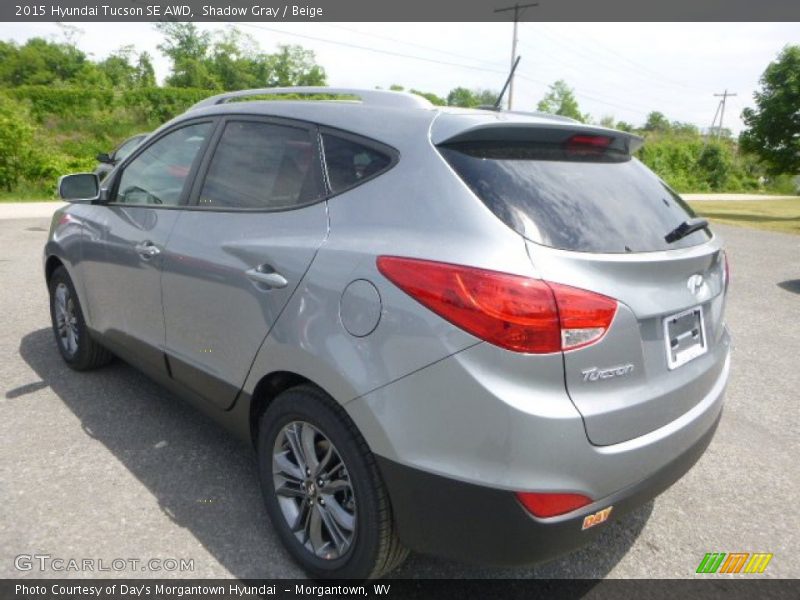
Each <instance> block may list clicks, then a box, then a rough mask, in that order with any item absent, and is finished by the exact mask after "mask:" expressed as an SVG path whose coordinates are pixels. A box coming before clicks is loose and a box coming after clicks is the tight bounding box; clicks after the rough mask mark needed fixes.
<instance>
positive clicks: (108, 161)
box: [95, 152, 114, 165]
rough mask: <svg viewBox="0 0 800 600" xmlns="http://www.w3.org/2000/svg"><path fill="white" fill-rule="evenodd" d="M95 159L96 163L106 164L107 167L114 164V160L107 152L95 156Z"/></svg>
mask: <svg viewBox="0 0 800 600" xmlns="http://www.w3.org/2000/svg"><path fill="white" fill-rule="evenodd" d="M95 158H96V159H97V162H101V163H106V164H109V165H113V164H114V159H113V158H111V155H110V154H109V153H108V152H101V153H100V154H98V155H97V156H95Z"/></svg>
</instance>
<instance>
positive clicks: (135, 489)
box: [0, 218, 800, 578]
mask: <svg viewBox="0 0 800 600" xmlns="http://www.w3.org/2000/svg"><path fill="white" fill-rule="evenodd" d="M48 224H49V222H48V220H46V219H42V218H36V219H15V220H0V247H2V248H3V250H4V251H3V254H2V257H0V281H1V282H2V285H1V286H0V314H2V315H3V318H2V319H0V327H2V335H0V356H2V358H3V360H2V361H0V440H2V442H1V443H0V577H19V576H29V577H41V576H52V577H55V576H63V575H65V574H62V573H60V572H55V571H46V572H44V573H41V572H39V571H38V570H33V571H29V572H24V573H21V572H19V571H17V570H16V569H15V567H14V557H15V556H17V555H19V554H34V553H39V554H49V555H51V556H52V557H60V558H100V559H103V560H104V561H106V564H109V563H110V561H111V560H112V559H114V558H137V559H142V560H143V559H150V558H160V559H163V558H187V559H193V560H194V566H195V570H194V572H192V573H184V574H181V573H165V572H157V573H147V572H140V571H135V570H125V571H122V572H121V573H119V574H118V575H121V576H128V577H136V576H159V577H164V576H181V575H184V576H196V577H231V576H236V577H248V578H249V577H295V576H301V572H300V571H299V570H298V569H297V567H296V566H295V565H294V564H293V563H292V561H291V560H290V559H289V557H288V555H287V554H286V552H284V550H283V549H282V548H281V546H280V544H279V542H278V540H277V538H276V536H275V534H274V532H273V530H272V528H271V525H270V524H269V522H268V520H267V518H266V516H265V513H264V510H262V506H261V499H260V497H259V490H258V484H257V481H256V470H255V466H254V460H253V456H252V453H251V451H250V450H249V448H247V447H245V446H244V445H242V444H240V443H239V442H237V441H235V440H233V439H232V438H230V437H228V436H227V434H226V433H225V432H224V431H223V430H221V429H220V428H218V427H217V426H216V425H215V424H214V423H212V422H211V421H209V420H207V419H206V418H205V417H202V416H200V415H199V414H197V413H196V412H194V411H193V410H192V409H191V408H189V407H188V406H187V405H184V404H183V403H182V402H181V401H180V400H178V399H177V398H175V397H173V396H172V395H170V394H169V393H167V392H165V391H164V390H162V389H160V388H159V387H158V386H156V385H155V384H153V383H151V382H150V381H149V380H148V379H146V378H145V377H144V376H142V375H140V374H139V373H138V372H136V371H135V370H133V369H132V368H130V367H128V366H127V365H125V364H123V363H121V362H116V363H114V364H113V365H111V366H110V367H108V368H105V369H103V370H100V371H97V372H93V373H86V374H78V373H74V372H72V371H70V370H69V369H68V368H66V367H65V366H64V364H63V363H62V362H61V359H60V358H59V355H58V352H57V351H56V348H55V346H54V342H53V339H52V334H51V332H50V329H49V318H48V309H47V296H46V292H45V287H44V282H43V277H42V273H41V260H40V259H41V249H42V245H43V243H44V241H45V238H46V235H47V234H46V228H47V227H48ZM716 229H717V230H718V231H719V232H721V233H722V234H723V235H724V236H725V238H726V239H727V241H728V245H729V249H730V257H731V270H732V281H733V283H732V289H731V296H730V303H729V307H728V320H729V324H730V328H731V330H732V332H733V335H734V341H735V352H734V367H733V374H732V379H731V382H730V387H729V393H728V400H727V407H726V410H725V414H724V416H723V420H722V423H721V425H720V428H719V430H718V433H717V436H716V438H715V439H714V441H713V442H712V445H711V447H710V448H709V450H708V451H707V453H706V454H705V455H704V456H703V458H702V459H701V460H700V462H699V463H698V464H697V465H696V467H695V468H694V469H693V470H692V471H691V472H690V473H689V474H687V475H686V477H684V478H683V479H682V480H681V481H679V482H678V483H677V484H676V485H675V486H673V487H672V488H671V489H670V490H668V491H667V492H666V493H664V494H663V495H662V496H660V497H659V498H658V499H656V501H655V502H653V503H650V504H649V505H647V506H645V507H643V508H642V509H640V510H639V511H638V512H636V513H635V514H633V515H631V516H629V517H628V518H625V519H624V520H623V521H622V522H617V523H614V524H613V525H611V526H609V527H608V529H607V531H606V532H605V533H604V535H603V536H602V537H601V538H600V539H599V540H598V541H597V542H596V543H595V544H593V545H591V546H589V547H587V548H585V549H583V550H581V551H579V552H576V553H574V554H572V555H570V556H567V557H565V558H562V559H559V560H556V561H553V562H550V563H548V564H544V565H539V566H536V567H531V568H523V569H488V568H475V567H471V566H466V565H462V564H457V563H452V562H447V561H442V560H438V559H432V558H428V557H424V556H416V555H415V556H412V557H411V558H410V559H409V560H408V562H407V563H406V564H405V565H404V566H403V567H402V569H401V570H400V571H399V572H398V575H399V576H403V577H451V578H467V577H677V578H683V577H692V576H694V571H695V569H696V567H697V565H698V563H699V561H700V559H701V558H702V557H703V555H704V554H705V553H706V552H712V551H718V552H735V551H741V552H755V551H762V552H773V553H774V554H775V557H774V558H773V560H772V563H771V564H770V565H769V567H768V569H767V571H766V573H765V574H764V575H765V576H773V577H778V576H782V577H798V576H800V563H798V561H797V556H798V555H800V543H799V542H798V536H797V523H798V521H797V516H796V515H797V509H796V506H797V500H798V497H800V469H798V460H799V459H800V453H798V436H797V432H798V429H799V428H798V404H797V403H798V388H800V375H798V373H799V372H800V360H798V357H799V356H800V323H799V320H800V310H798V309H799V308H800V237H792V236H789V235H783V234H777V233H767V232H760V231H755V230H749V229H739V228H730V227H721V226H717V227H716ZM66 575H69V576H93V574H92V573H91V572H89V573H66ZM95 575H97V574H95ZM101 575H103V576H111V575H113V573H104V574H101Z"/></svg>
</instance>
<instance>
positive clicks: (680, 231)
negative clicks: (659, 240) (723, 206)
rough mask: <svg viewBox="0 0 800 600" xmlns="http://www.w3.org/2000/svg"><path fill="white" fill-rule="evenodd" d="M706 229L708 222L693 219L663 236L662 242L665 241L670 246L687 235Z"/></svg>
mask: <svg viewBox="0 0 800 600" xmlns="http://www.w3.org/2000/svg"><path fill="white" fill-rule="evenodd" d="M707 228H708V221H706V220H705V219H701V218H699V217H698V218H695V219H688V220H686V221H684V222H683V223H681V224H680V225H678V226H677V227H676V228H675V229H673V230H672V231H670V232H669V233H668V234H667V235H665V236H664V241H666V242H667V243H668V244H671V243H672V242H677V241H678V240H680V239H683V238H685V237H686V236H687V235H690V234H692V233H694V232H695V231H700V230H701V229H707Z"/></svg>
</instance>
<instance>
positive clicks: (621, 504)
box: [378, 413, 721, 565]
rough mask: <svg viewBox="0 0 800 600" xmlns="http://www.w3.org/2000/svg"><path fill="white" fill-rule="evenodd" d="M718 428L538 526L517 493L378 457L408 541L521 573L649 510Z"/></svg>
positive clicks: (430, 550)
mask: <svg viewBox="0 0 800 600" xmlns="http://www.w3.org/2000/svg"><path fill="white" fill-rule="evenodd" d="M720 415H721V413H720V414H719V415H718V416H717V418H716V419H715V420H714V422H713V424H712V425H711V427H710V428H709V429H708V430H707V431H706V432H705V433H704V434H703V435H702V436H701V437H700V438H699V439H698V440H697V441H696V442H694V444H693V445H692V446H690V447H689V448H688V449H687V450H685V451H684V452H683V453H682V454H681V455H680V456H678V457H677V458H675V459H674V460H672V461H671V462H669V463H667V464H666V465H664V466H663V467H661V468H660V469H659V470H658V471H656V472H655V473H653V474H651V475H650V476H648V477H647V478H645V479H643V480H641V481H639V482H637V483H635V484H633V485H629V486H627V487H625V488H624V489H621V490H619V491H617V492H615V493H612V494H610V495H608V496H606V497H604V498H602V499H600V500H597V501H596V502H594V503H592V504H591V505H589V506H586V507H584V508H582V509H580V510H577V511H574V512H572V513H569V514H566V515H562V516H558V517H552V518H549V519H537V518H535V517H533V516H531V515H530V514H529V513H528V512H527V511H526V510H525V509H524V508H523V507H522V505H521V504H520V503H519V502H518V501H517V499H516V497H515V495H514V493H513V492H511V491H508V490H500V489H494V488H489V487H484V486H480V485H475V484H472V483H465V482H462V481H457V480H455V479H450V478H447V477H443V476H439V475H433V474H431V473H428V472H425V471H422V470H419V469H414V468H411V467H406V466H403V465H400V464H398V463H396V462H394V461H391V460H388V459H385V458H381V457H378V464H379V466H380V469H381V473H382V475H383V478H384V481H385V483H386V485H387V488H388V490H389V495H390V498H391V502H392V509H393V511H394V516H395V520H396V523H397V527H398V533H399V536H400V539H401V540H402V541H403V542H404V543H405V544H406V545H407V546H408V547H409V548H411V549H413V550H415V551H417V552H422V553H425V554H434V555H436V556H441V557H447V558H452V559H456V560H461V561H465V562H473V563H481V564H493V565H521V564H530V563H535V562H541V561H544V560H549V559H552V558H555V557H556V556H558V555H561V554H565V553H567V552H570V551H572V550H575V549H577V548H579V547H581V546H584V545H585V544H587V543H589V542H591V541H592V540H593V539H595V538H596V537H597V536H598V535H599V534H600V533H601V532H602V531H603V530H604V529H605V528H606V527H607V526H608V523H610V522H611V521H613V520H615V519H616V518H619V517H621V516H623V515H625V514H626V513H628V512H630V511H631V510H633V509H635V508H637V507H639V506H641V505H643V504H645V503H646V502H648V501H649V500H650V499H652V498H654V497H655V496H657V495H658V494H660V493H661V492H663V491H664V490H665V489H667V488H668V487H669V486H671V485H672V484H673V483H674V482H676V481H677V480H678V479H680V478H681V477H682V476H683V475H684V474H685V473H686V472H687V471H688V470H689V469H690V468H691V467H692V465H694V463H695V462H696V461H697V460H698V459H699V458H700V456H701V455H702V454H703V452H704V451H705V449H706V448H707V447H708V445H709V443H710V442H711V439H712V438H713V436H714V432H715V431H716V428H717V425H718V424H719V418H720ZM609 506H613V509H612V511H611V515H610V518H609V520H608V521H606V522H605V523H602V524H600V525H597V526H595V527H592V528H590V529H587V530H582V525H583V520H584V517H586V516H587V515H591V514H594V513H596V512H597V511H599V510H602V509H605V508H608V507H609Z"/></svg>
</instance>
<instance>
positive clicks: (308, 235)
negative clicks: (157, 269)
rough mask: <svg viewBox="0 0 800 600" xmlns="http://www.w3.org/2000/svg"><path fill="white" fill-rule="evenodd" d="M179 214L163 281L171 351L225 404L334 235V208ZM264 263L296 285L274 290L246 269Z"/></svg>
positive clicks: (191, 381) (188, 380)
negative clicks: (330, 224) (326, 241)
mask: <svg viewBox="0 0 800 600" xmlns="http://www.w3.org/2000/svg"><path fill="white" fill-rule="evenodd" d="M178 214H180V217H179V219H178V222H177V224H176V226H175V231H174V234H173V236H172V239H171V240H170V243H169V245H168V248H167V254H166V256H165V259H164V271H163V275H162V280H161V285H162V289H163V294H164V319H165V325H166V351H167V352H168V354H169V356H170V365H171V368H172V373H173V376H174V377H175V378H176V379H177V380H179V381H181V382H182V383H184V384H185V385H187V386H188V387H190V388H192V389H194V390H195V391H197V392H198V393H200V394H203V395H206V396H207V397H208V400H209V401H211V402H213V403H214V404H216V405H217V406H219V407H220V408H223V409H225V408H228V407H230V406H231V405H232V404H233V402H234V400H235V399H236V395H237V393H238V391H239V390H240V389H241V387H242V385H243V384H244V382H245V378H246V377H247V374H248V372H249V371H250V365H251V364H252V362H253V360H254V358H255V356H256V352H257V351H258V348H259V347H260V346H261V343H262V342H263V341H264V338H265V337H266V336H267V334H268V333H269V331H270V329H271V328H272V325H273V323H274V322H275V320H276V319H277V318H278V316H279V315H280V313H281V311H282V310H283V307H284V306H285V305H286V303H287V302H288V301H289V299H290V298H291V296H292V294H293V293H294V291H295V288H296V287H297V285H298V284H299V283H300V281H301V280H302V278H303V275H304V274H305V272H306V270H307V269H308V267H309V265H310V264H311V261H312V259H313V258H314V255H315V254H316V252H317V249H318V248H319V246H320V245H321V244H322V242H323V240H324V239H325V236H326V235H327V231H328V217H327V211H326V206H325V203H324V202H319V203H317V204H314V205H311V206H306V207H304V208H300V209H297V210H290V211H282V212H255V213H247V212H219V211H207V210H187V211H180V212H179V213H178ZM261 265H270V266H271V267H272V268H274V269H275V271H277V272H279V273H280V274H281V275H283V276H284V277H285V278H286V280H287V281H288V285H287V286H286V287H284V288H281V289H277V288H267V287H265V286H264V285H262V284H260V283H258V282H255V281H252V280H251V279H248V276H247V274H246V272H247V271H248V270H250V269H254V268H257V267H259V266H261Z"/></svg>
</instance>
